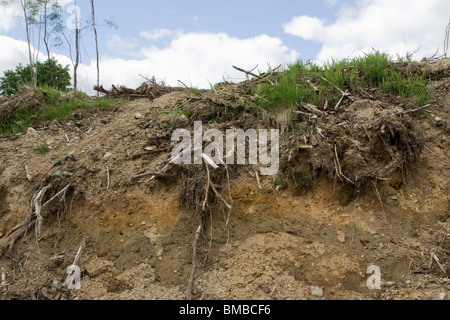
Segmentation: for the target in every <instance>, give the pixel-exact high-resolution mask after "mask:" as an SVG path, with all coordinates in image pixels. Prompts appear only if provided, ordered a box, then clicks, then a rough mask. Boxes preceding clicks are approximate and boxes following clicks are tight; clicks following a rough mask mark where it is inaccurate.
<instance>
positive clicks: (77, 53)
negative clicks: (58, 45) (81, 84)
mask: <svg viewBox="0 0 450 320" xmlns="http://www.w3.org/2000/svg"><path fill="white" fill-rule="evenodd" d="M75 7H77V1H76V0H75ZM79 65H80V18H79V17H78V10H75V65H74V70H73V90H74V91H77V89H78V66H79Z"/></svg>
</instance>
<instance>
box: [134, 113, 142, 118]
mask: <svg viewBox="0 0 450 320" xmlns="http://www.w3.org/2000/svg"><path fill="white" fill-rule="evenodd" d="M134 118H135V119H136V120H139V119H142V118H143V116H142V114H140V113H136V114H135V115H134Z"/></svg>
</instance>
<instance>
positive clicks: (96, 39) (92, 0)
mask: <svg viewBox="0 0 450 320" xmlns="http://www.w3.org/2000/svg"><path fill="white" fill-rule="evenodd" d="M91 7H92V28H93V29H94V36H95V53H96V58H97V87H100V60H99V53H98V36H97V27H96V25H95V6H94V0H91ZM99 94H100V93H99V92H98V91H97V98H98V97H99Z"/></svg>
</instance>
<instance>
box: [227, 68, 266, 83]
mask: <svg viewBox="0 0 450 320" xmlns="http://www.w3.org/2000/svg"><path fill="white" fill-rule="evenodd" d="M232 67H233V68H234V69H236V70H237V71H239V72H243V73H245V74H246V75H248V76H252V77H255V78H258V79H261V80H262V79H263V78H262V77H261V76H258V75H256V74H254V73H253V72H252V71H253V70H255V69H256V68H254V69H253V70H251V71H246V70H244V69H242V68H239V67H236V66H232Z"/></svg>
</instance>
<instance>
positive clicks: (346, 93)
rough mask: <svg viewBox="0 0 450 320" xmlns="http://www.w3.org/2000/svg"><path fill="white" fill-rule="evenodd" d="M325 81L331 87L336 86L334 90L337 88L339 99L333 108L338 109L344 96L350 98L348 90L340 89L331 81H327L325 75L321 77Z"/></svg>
mask: <svg viewBox="0 0 450 320" xmlns="http://www.w3.org/2000/svg"><path fill="white" fill-rule="evenodd" d="M321 78H322V79H323V80H324V81H325V82H327V83H328V84H330V85H332V86H333V87H335V88H336V90H338V91H339V92H340V93H341V94H342V97H341V100H339V102H338V103H337V104H336V107H334V110H337V109H339V107H340V106H341V103H342V102H343V101H344V99H345V98H349V99H351V98H350V93H349V92H348V90H346V91H345V92H344V91H342V90H341V89H340V88H339V87H337V86H336V85H335V84H333V83H331V81H329V80H328V79H326V78H325V77H321Z"/></svg>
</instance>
